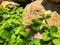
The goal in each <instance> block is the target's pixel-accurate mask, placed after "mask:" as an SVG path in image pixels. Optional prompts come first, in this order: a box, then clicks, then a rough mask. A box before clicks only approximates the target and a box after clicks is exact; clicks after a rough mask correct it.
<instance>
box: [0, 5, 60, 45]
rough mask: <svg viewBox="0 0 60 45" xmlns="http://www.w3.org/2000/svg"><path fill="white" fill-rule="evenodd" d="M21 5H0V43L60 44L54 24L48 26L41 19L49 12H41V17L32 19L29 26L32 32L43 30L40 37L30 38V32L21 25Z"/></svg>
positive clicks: (23, 44)
mask: <svg viewBox="0 0 60 45" xmlns="http://www.w3.org/2000/svg"><path fill="white" fill-rule="evenodd" d="M22 12H23V7H20V6H19V5H17V6H13V5H9V6H7V7H6V8H3V6H2V5H0V45H60V35H59V34H58V32H57V31H58V28H57V27H56V26H51V27H50V28H49V27H48V25H47V23H45V22H44V23H43V20H44V19H46V18H47V17H50V14H42V15H41V16H42V17H43V18H38V19H33V20H32V24H31V25H30V28H31V29H32V30H33V31H34V32H38V31H39V30H43V32H42V38H43V39H39V38H34V39H33V40H31V38H30V36H29V35H30V33H28V32H26V31H25V28H24V26H23V25H22Z"/></svg>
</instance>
